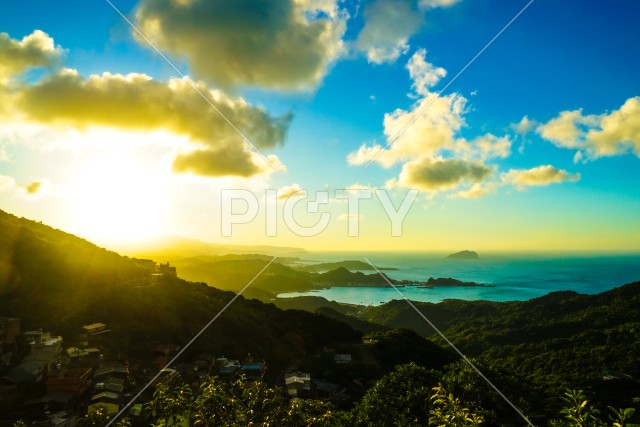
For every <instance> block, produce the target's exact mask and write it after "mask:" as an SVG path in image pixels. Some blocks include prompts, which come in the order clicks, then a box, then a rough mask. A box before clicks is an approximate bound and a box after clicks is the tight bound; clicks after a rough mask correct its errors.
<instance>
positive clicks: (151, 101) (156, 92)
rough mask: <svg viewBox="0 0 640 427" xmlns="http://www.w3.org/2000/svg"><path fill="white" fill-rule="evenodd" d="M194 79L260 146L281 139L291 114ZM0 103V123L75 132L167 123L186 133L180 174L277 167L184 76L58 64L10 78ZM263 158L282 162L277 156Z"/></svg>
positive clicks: (247, 172) (261, 170) (143, 128)
mask: <svg viewBox="0 0 640 427" xmlns="http://www.w3.org/2000/svg"><path fill="white" fill-rule="evenodd" d="M196 85H197V87H198V88H199V90H200V92H201V93H202V94H203V95H204V96H205V97H207V98H208V100H209V101H210V102H212V103H214V104H215V105H216V107H217V108H218V109H219V111H220V112H222V114H224V116H225V117H226V118H227V119H228V120H229V121H230V122H231V123H233V124H234V125H235V126H236V127H237V128H238V129H240V130H241V132H243V133H244V135H245V136H246V137H247V138H248V139H249V140H250V141H251V142H252V143H253V144H254V145H255V146H256V147H258V148H259V149H263V150H264V149H270V148H274V147H276V146H279V145H281V144H283V143H284V138H285V134H286V131H287V129H288V126H289V122H290V120H291V116H289V115H285V116H281V117H272V116H270V115H269V114H268V113H267V112H266V111H265V110H264V109H262V108H259V107H254V106H252V105H250V104H248V103H247V102H246V101H245V100H244V99H242V98H232V97H229V96H227V95H225V94H224V93H223V92H221V91H219V90H210V89H209V88H208V87H207V85H206V84H204V83H202V82H196ZM0 103H4V104H5V105H7V104H9V105H11V106H12V108H8V109H5V112H4V115H3V114H0V121H4V122H5V123H12V122H13V123H15V122H26V123H35V124H40V125H46V126H50V127H54V128H66V129H75V130H80V131H82V130H85V129H88V128H91V127H95V126H102V127H108V128H115V129H120V130H127V131H147V132H153V131H158V130H164V131H168V132H171V133H173V134H175V135H179V136H183V137H186V139H187V140H188V141H189V142H190V144H188V147H189V148H188V150H187V151H184V150H182V151H181V152H180V153H178V154H177V156H176V158H175V160H174V164H173V168H174V171H176V172H179V173H193V174H197V175H202V176H210V177H219V176H240V177H250V176H254V175H258V174H263V173H265V174H268V173H272V172H274V170H273V169H272V167H271V165H269V163H267V162H266V161H265V160H264V159H263V158H262V157H261V156H260V155H259V154H257V153H255V152H253V151H252V150H251V149H250V148H249V147H248V146H247V144H246V142H245V141H244V139H243V138H242V137H241V136H240V135H239V134H238V133H237V132H236V131H235V130H234V129H233V128H232V127H231V126H230V125H229V124H228V123H227V121H226V120H225V119H224V118H223V117H222V116H221V115H220V114H219V113H218V112H216V111H215V110H214V109H213V108H212V107H211V106H210V105H209V104H208V103H207V102H205V101H204V100H203V99H202V97H201V96H200V95H199V94H198V93H197V92H196V91H195V90H194V89H193V87H192V86H191V85H190V84H189V81H187V80H186V79H172V80H170V81H169V82H160V81H157V80H153V79H152V78H151V77H149V76H146V75H144V74H128V75H120V74H109V73H104V74H102V75H92V76H90V77H88V78H86V79H85V78H83V77H82V76H80V75H79V74H78V73H77V72H76V71H75V70H70V69H63V70H61V71H60V72H58V73H55V74H52V75H50V76H47V77H45V78H44V79H42V80H40V81H38V82H36V83H22V84H20V85H14V87H13V89H12V90H11V91H10V92H9V91H6V90H5V91H2V90H0ZM268 159H269V160H270V162H271V164H272V165H275V166H277V168H282V165H281V164H280V161H279V160H278V158H277V157H275V156H273V155H271V156H269V157H268ZM277 168H276V169H277Z"/></svg>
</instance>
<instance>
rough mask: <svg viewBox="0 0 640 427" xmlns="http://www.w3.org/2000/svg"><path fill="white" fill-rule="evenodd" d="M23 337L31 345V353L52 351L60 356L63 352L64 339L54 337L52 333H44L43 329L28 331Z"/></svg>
mask: <svg viewBox="0 0 640 427" xmlns="http://www.w3.org/2000/svg"><path fill="white" fill-rule="evenodd" d="M22 336H23V337H24V340H25V342H26V343H27V344H28V345H29V348H30V350H31V353H37V352H40V351H51V352H57V353H58V354H60V352H61V351H62V337H60V336H58V337H56V336H53V335H51V332H43V331H42V329H38V330H36V331H26V332H25V333H23V334H22Z"/></svg>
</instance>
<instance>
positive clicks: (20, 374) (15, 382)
mask: <svg viewBox="0 0 640 427" xmlns="http://www.w3.org/2000/svg"><path fill="white" fill-rule="evenodd" d="M36 382H37V381H36V376H35V375H34V374H33V373H31V372H28V371H25V370H24V369H22V368H20V367H19V366H18V367H15V368H13V369H12V370H11V371H10V372H9V373H8V374H6V375H5V376H3V377H1V378H0V386H4V387H5V388H6V389H7V390H13V389H15V390H24V389H25V388H26V387H28V386H30V385H32V384H35V383H36Z"/></svg>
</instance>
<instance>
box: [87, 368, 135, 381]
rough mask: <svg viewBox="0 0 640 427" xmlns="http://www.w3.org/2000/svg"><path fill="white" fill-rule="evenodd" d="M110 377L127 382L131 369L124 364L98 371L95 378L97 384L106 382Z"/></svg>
mask: <svg viewBox="0 0 640 427" xmlns="http://www.w3.org/2000/svg"><path fill="white" fill-rule="evenodd" d="M109 377H117V378H122V379H123V380H126V379H127V378H128V377H129V368H128V367H127V366H125V365H122V364H115V365H111V366H105V367H103V368H100V369H96V370H95V372H94V373H93V378H94V379H95V381H96V382H104V380H106V379H108V378H109Z"/></svg>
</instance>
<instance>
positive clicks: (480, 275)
mask: <svg viewBox="0 0 640 427" xmlns="http://www.w3.org/2000/svg"><path fill="white" fill-rule="evenodd" d="M446 255H447V254H442V253H439V254H434V253H422V254H419V253H380V252H378V253H371V254H355V253H316V254H310V255H306V256H301V258H302V260H303V261H304V262H305V263H310V264H311V263H317V262H329V261H340V260H347V259H349V260H351V259H354V260H356V259H357V260H363V261H364V257H367V258H368V259H369V260H370V261H371V262H372V263H373V264H374V265H376V266H377V267H395V268H398V269H399V270H396V271H384V273H385V274H386V275H388V276H389V277H391V278H393V279H398V280H402V279H407V280H415V281H426V280H428V279H429V278H430V277H451V278H454V279H458V280H462V281H472V282H476V283H485V284H491V285H494V287H461V288H452V287H436V288H432V289H429V288H418V287H413V286H407V287H400V288H399V290H400V291H401V292H402V293H403V294H404V295H405V296H406V297H407V298H409V299H411V300H414V301H428V302H440V301H443V300H445V299H451V298H455V299H463V300H481V299H483V300H490V301H516V300H527V299H531V298H536V297H539V296H542V295H546V294H548V293H549V292H553V291H564V290H571V291H576V292H578V293H582V294H596V293H600V292H603V291H606V290H609V289H612V288H614V287H616V286H620V285H623V284H626V283H630V282H634V281H639V280H640V254H637V253H635V254H611V255H590V254H583V255H566V254H562V255H559V254H498V253H494V254H480V259H476V260H460V259H446V258H445V257H446ZM364 273H366V274H371V273H374V272H373V271H364ZM302 295H314V296H321V297H324V298H326V299H328V300H331V301H337V302H342V303H350V304H360V305H379V304H384V303H386V302H389V301H391V300H393V299H400V298H401V297H400V295H398V293H397V292H396V291H395V290H394V289H393V288H391V287H389V288H379V287H332V288H328V289H322V290H316V291H311V292H288V293H283V294H280V295H278V297H281V298H285V297H295V296H302Z"/></svg>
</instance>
